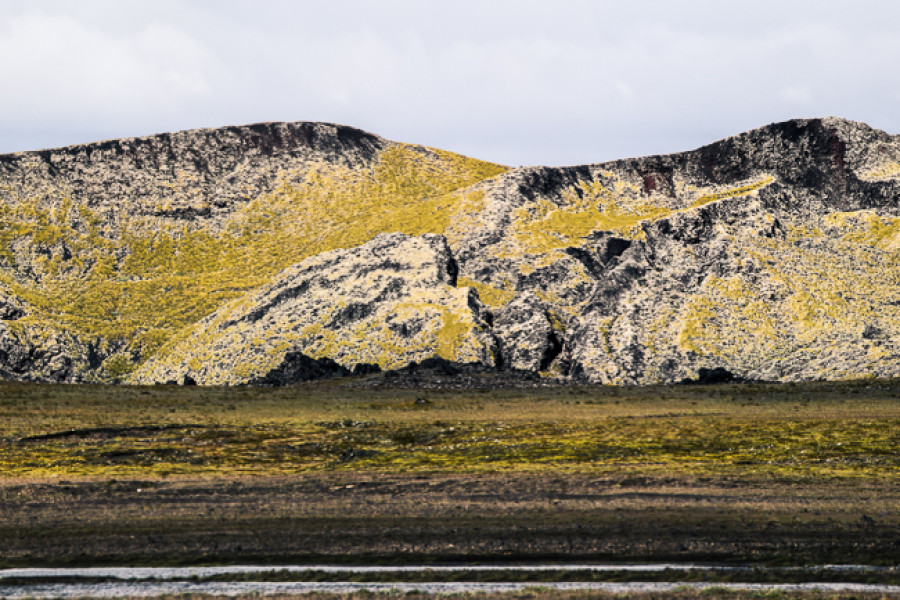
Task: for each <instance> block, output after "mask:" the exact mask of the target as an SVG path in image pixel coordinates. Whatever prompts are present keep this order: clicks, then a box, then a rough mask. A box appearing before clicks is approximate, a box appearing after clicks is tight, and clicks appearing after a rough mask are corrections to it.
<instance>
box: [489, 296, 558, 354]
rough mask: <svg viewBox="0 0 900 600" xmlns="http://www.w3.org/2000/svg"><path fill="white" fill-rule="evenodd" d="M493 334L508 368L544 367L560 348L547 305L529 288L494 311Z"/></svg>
mask: <svg viewBox="0 0 900 600" xmlns="http://www.w3.org/2000/svg"><path fill="white" fill-rule="evenodd" d="M494 335H495V336H496V337H497V343H498V346H499V348H500V355H501V356H502V357H503V366H504V367H508V368H511V369H519V370H522V371H543V370H545V369H547V367H548V366H549V365H550V363H551V362H552V361H553V359H555V358H556V357H557V356H558V355H559V352H560V350H561V349H562V343H561V341H560V339H559V335H558V332H557V331H556V330H555V329H554V323H553V320H552V317H551V315H550V313H549V312H548V306H547V305H546V304H545V303H544V302H542V301H541V299H540V298H538V297H537V296H536V295H534V294H533V293H532V292H526V293H524V294H522V295H521V296H519V297H517V298H516V299H515V300H513V301H512V302H510V303H509V304H507V305H506V306H504V307H503V308H502V309H500V310H498V311H497V312H496V313H495V316H494Z"/></svg>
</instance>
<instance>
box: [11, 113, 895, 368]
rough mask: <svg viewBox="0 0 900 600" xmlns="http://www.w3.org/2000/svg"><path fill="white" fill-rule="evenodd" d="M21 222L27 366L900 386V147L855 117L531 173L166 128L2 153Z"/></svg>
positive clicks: (350, 139)
mask: <svg viewBox="0 0 900 600" xmlns="http://www.w3.org/2000/svg"><path fill="white" fill-rule="evenodd" d="M0 223H2V229H0V376H2V377H3V378H6V379H22V380H38V381H67V382H90V381H97V382H129V383H166V382H176V383H185V382H187V383H191V382H194V383H199V384H206V385H210V384H228V385H234V384H241V383H264V384H284V383H290V382H292V381H300V380H305V379H309V378H313V377H321V376H332V375H342V374H350V373H353V372H356V373H357V374H360V373H370V372H373V371H377V370H390V369H395V370H396V369H399V370H400V371H402V370H403V369H404V368H405V367H406V366H407V365H409V364H412V363H420V362H422V361H423V360H426V359H429V358H431V357H438V358H439V359H441V360H442V361H444V362H438V363H435V364H440V365H444V366H445V367H446V368H447V369H456V368H458V367H452V366H450V363H456V364H457V365H462V364H466V365H470V366H469V367H465V368H468V369H472V368H475V369H482V370H484V369H486V370H510V372H514V373H517V374H527V373H532V374H533V376H534V377H536V376H538V375H540V377H542V378H544V379H545V380H548V379H558V380H562V381H579V382H582V381H583V382H598V383H610V384H646V383H658V382H678V381H682V380H685V379H694V378H697V377H698V376H699V374H700V373H701V370H702V372H703V373H710V372H713V371H714V370H716V369H719V371H715V372H717V373H725V372H727V373H728V374H730V375H731V376H733V377H736V378H744V379H765V380H775V381H797V380H810V379H844V378H854V377H867V376H878V377H896V376H900V344H898V340H900V292H898V289H900V287H898V284H900V269H898V267H900V138H898V137H897V136H892V135H888V134H886V133H884V132H881V131H877V130H874V129H871V128H870V127H868V126H866V125H864V124H861V123H854V122H850V121H846V120H842V119H837V118H827V119H811V120H795V121H789V122H785V123H779V124H773V125H769V126H766V127H763V128H760V129H757V130H753V131H750V132H747V133H744V134H740V135H737V136H735V137H732V138H728V139H725V140H722V141H719V142H715V143H713V144H710V145H709V146H705V147H703V148H700V149H698V150H694V151H690V152H684V153H679V154H673V155H667V156H653V157H643V158H634V159H627V160H620V161H615V162H611V163H604V164H596V165H586V166H576V167H560V168H551V167H525V168H519V169H507V168H506V167H502V166H499V165H493V164H491V163H485V162H482V161H477V160H474V159H469V158H466V157H462V156H459V155H455V154H452V153H448V152H443V151H440V150H436V149H431V148H424V147H420V146H410V145H405V144H399V143H396V142H390V141H387V140H384V139H382V138H379V137H377V136H374V135H370V134H367V133H364V132H361V131H359V130H355V129H352V128H349V127H342V126H336V125H327V124H315V123H276V124H260V125H252V126H246V127H229V128H223V129H217V130H196V131H187V132H179V133H173V134H163V135H158V136H150V137H146V138H135V139H128V140H117V141H110V142H101V143H96V144H87V145H82V146H74V147H69V148H61V149H56V150H47V151H41V152H22V153H16V154H10V155H4V156H0ZM446 361H449V362H446ZM354 370H355V371H354Z"/></svg>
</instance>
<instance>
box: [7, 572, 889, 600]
mask: <svg viewBox="0 0 900 600" xmlns="http://www.w3.org/2000/svg"><path fill="white" fill-rule="evenodd" d="M752 568H754V567H749V566H748V567H741V566H730V565H727V566H726V565H703V564H676V563H661V564H645V565H596V564H594V565H588V564H567V565H552V564H543V565H434V566H422V565H405V566H345V565H280V566H254V565H239V566H212V567H91V568H68V569H51V568H28V569H5V570H0V598H10V599H15V598H81V597H94V598H113V597H120V596H143V597H153V596H161V595H164V594H211V595H221V596H237V595H241V594H249V593H257V594H261V595H273V594H286V593H294V594H303V593H309V592H330V593H350V592H355V591H360V590H369V591H375V592H386V591H396V592H409V591H413V590H418V591H421V592H428V593H433V594H441V593H463V592H485V593H496V592H515V591H521V590H523V589H527V588H535V587H540V588H550V589H556V590H602V591H607V592H612V593H627V592H666V591H671V590H674V589H676V588H682V589H683V588H685V587H690V588H697V589H703V588H708V587H717V588H728V589H746V590H760V591H769V590H778V591H801V590H820V591H826V592H874V593H882V594H900V586H896V585H877V584H860V583H791V584H772V583H763V584H750V583H702V582H701V583H682V582H666V583H661V582H652V583H651V582H629V583H612V582H584V583H578V582H566V583H559V582H550V583H537V582H525V583H518V582H517V583H480V582H440V583H438V582H435V583H350V582H269V581H258V582H191V581H179V580H182V579H189V578H194V577H198V578H203V577H213V576H216V575H228V574H248V573H259V574H265V573H267V572H275V571H289V572H303V571H310V570H314V571H324V572H330V573H342V572H343V573H408V572H414V571H433V572H448V571H501V570H510V571H580V570H587V571H633V572H647V573H650V572H661V571H665V570H678V571H690V570H708V569H715V570H723V571H740V570H749V569H752ZM796 569H803V570H806V571H809V572H813V573H815V572H817V571H819V572H821V571H833V570H838V571H852V572H854V573H862V574H864V573H866V572H877V571H884V570H888V569H889V567H874V566H867V565H821V566H817V567H783V568H773V569H772V570H773V571H775V572H778V571H782V572H785V571H791V570H796ZM63 577H65V578H74V579H77V578H108V579H113V580H119V581H107V582H102V583H50V582H43V581H42V580H46V579H55V578H63ZM13 578H15V579H17V580H19V581H21V580H22V579H33V580H34V583H28V584H21V585H4V584H3V583H4V580H6V581H9V580H12V579H13Z"/></svg>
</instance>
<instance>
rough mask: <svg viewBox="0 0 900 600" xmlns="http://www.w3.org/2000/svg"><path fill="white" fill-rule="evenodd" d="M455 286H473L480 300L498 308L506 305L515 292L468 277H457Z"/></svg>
mask: <svg viewBox="0 0 900 600" xmlns="http://www.w3.org/2000/svg"><path fill="white" fill-rule="evenodd" d="M456 285H457V287H470V288H475V291H477V292H478V297H479V298H481V301H482V302H484V303H485V304H486V305H488V306H490V307H491V308H500V307H501V306H506V304H508V303H509V301H510V300H512V299H513V298H514V297H515V296H516V292H515V291H512V290H503V289H500V288H498V287H494V286H492V285H489V284H487V283H481V282H480V281H475V280H474V279H469V278H468V277H459V278H458V279H457V281H456Z"/></svg>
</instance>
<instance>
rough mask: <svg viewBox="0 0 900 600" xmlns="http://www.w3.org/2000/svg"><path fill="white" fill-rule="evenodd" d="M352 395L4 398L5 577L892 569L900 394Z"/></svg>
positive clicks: (851, 388) (127, 390) (17, 394)
mask: <svg viewBox="0 0 900 600" xmlns="http://www.w3.org/2000/svg"><path fill="white" fill-rule="evenodd" d="M348 383H353V381H339V380H335V381H330V382H322V383H319V384H317V385H308V386H298V387H291V388H275V389H273V388H267V389H263V388H182V387H175V386H158V387H102V386H51V385H35V384H31V385H26V384H15V383H4V384H2V385H0V505H2V506H3V507H4V511H3V512H2V513H0V547H3V548H4V549H5V553H4V558H3V559H2V560H0V564H4V563H2V561H4V560H5V561H6V562H5V564H6V565H9V566H12V565H36V564H41V565H47V564H196V563H198V562H199V563H203V562H206V563H223V562H224V563H230V562H235V561H237V562H247V561H250V562H253V561H258V562H261V563H266V564H289V563H298V562H300V563H305V562H307V561H309V562H312V563H317V562H318V563H323V562H324V563H328V562H335V561H337V562H344V561H351V562H352V561H356V562H372V561H373V560H374V561H387V562H409V561H411V560H412V561H414V562H421V561H429V560H438V561H451V562H458V561H473V560H474V561H478V560H482V561H485V560H486V561H504V560H505V561H516V560H549V559H553V560H570V561H579V560H588V561H609V560H620V561H629V560H630V561H635V560H637V561H668V560H681V561H726V562H752V563H760V562H763V563H774V564H824V563H831V562H850V563H854V562H858V563H870V564H895V563H896V561H897V560H900V554H898V548H897V546H896V540H897V536H898V535H900V521H898V514H897V512H896V510H894V508H895V507H896V505H897V502H898V501H900V500H898V499H900V463H898V456H897V453H896V448H897V447H898V446H900V439H898V435H900V403H898V398H900V384H898V383H897V382H896V381H861V382H844V383H833V384H832V383H827V384H826V383H821V384H806V385H743V386H737V385H735V386H717V387H697V386H693V387H692V386H678V387H644V388H609V387H584V388H540V389H502V390H489V389H485V390H470V391H458V392H450V391H427V392H426V391H416V390H396V389H372V388H362V389H360V388H351V387H348ZM357 383H359V382H358V381H357Z"/></svg>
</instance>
